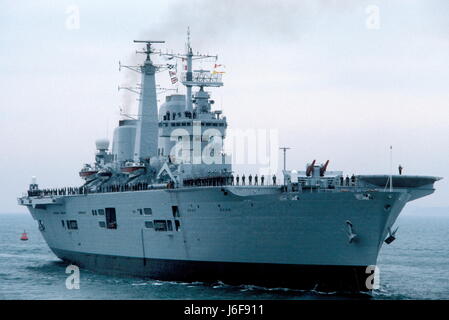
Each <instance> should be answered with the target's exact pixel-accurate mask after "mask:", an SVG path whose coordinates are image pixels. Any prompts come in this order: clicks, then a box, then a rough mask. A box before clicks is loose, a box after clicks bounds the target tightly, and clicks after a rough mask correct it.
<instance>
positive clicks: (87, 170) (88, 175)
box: [79, 163, 98, 181]
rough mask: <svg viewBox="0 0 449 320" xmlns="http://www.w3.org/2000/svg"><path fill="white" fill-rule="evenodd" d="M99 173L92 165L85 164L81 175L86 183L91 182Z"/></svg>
mask: <svg viewBox="0 0 449 320" xmlns="http://www.w3.org/2000/svg"><path fill="white" fill-rule="evenodd" d="M97 173H98V169H97V168H96V167H92V166H91V165H90V164H87V163H86V164H85V165H84V166H83V168H82V169H81V171H80V172H79V175H80V177H81V178H83V179H84V180H86V181H90V180H93V179H95V178H96V174H97Z"/></svg>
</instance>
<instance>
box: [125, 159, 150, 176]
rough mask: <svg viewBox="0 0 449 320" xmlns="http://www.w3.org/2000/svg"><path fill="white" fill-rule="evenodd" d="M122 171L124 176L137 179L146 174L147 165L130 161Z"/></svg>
mask: <svg viewBox="0 0 449 320" xmlns="http://www.w3.org/2000/svg"><path fill="white" fill-rule="evenodd" d="M120 171H121V172H122V173H124V174H128V175H129V176H130V177H135V176H139V175H141V174H143V173H145V171H146V167H145V164H144V163H142V162H132V161H128V162H126V163H125V165H124V166H123V167H122V168H121V169H120Z"/></svg>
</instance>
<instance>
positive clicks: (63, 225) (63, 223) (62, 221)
mask: <svg viewBox="0 0 449 320" xmlns="http://www.w3.org/2000/svg"><path fill="white" fill-rule="evenodd" d="M61 224H62V227H63V228H64V229H65V222H64V220H61Z"/></svg>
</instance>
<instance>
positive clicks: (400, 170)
mask: <svg viewBox="0 0 449 320" xmlns="http://www.w3.org/2000/svg"><path fill="white" fill-rule="evenodd" d="M398 170H399V174H400V175H402V166H401V165H399V167H398Z"/></svg>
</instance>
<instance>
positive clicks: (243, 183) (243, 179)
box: [242, 174, 245, 186]
mask: <svg viewBox="0 0 449 320" xmlns="http://www.w3.org/2000/svg"><path fill="white" fill-rule="evenodd" d="M244 185H245V174H243V175H242V186H244Z"/></svg>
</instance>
